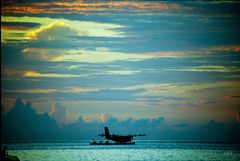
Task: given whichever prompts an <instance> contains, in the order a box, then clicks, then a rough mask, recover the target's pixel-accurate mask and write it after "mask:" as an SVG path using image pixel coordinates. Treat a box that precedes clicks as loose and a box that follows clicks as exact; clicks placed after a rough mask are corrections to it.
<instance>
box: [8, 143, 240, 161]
mask: <svg viewBox="0 0 240 161" xmlns="http://www.w3.org/2000/svg"><path fill="white" fill-rule="evenodd" d="M89 142H90V141H79V142H68V143H66V142H62V143H8V144H6V145H7V146H8V148H9V155H16V156H17V157H18V158H19V159H20V160H21V161H92V160H93V161H108V160H109V161H114V160H119V161H127V160H130V161H148V160H149V161H239V160H240V145H237V144H223V143H196V142H195V143H191V142H168V141H149V140H148V141H136V144H135V145H108V146H104V145H102V146H96V145H95V146H94V145H89Z"/></svg>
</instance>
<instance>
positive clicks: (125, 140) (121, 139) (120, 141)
mask: <svg viewBox="0 0 240 161" xmlns="http://www.w3.org/2000/svg"><path fill="white" fill-rule="evenodd" d="M104 132H105V133H104V134H98V136H101V137H105V139H106V140H112V141H113V142H109V141H106V142H105V143H104V142H102V141H100V142H99V143H97V142H96V141H93V142H92V143H91V145H127V144H135V142H132V140H133V137H136V136H146V134H133V135H132V134H130V135H116V134H112V135H111V134H110V132H109V130H108V127H104Z"/></svg>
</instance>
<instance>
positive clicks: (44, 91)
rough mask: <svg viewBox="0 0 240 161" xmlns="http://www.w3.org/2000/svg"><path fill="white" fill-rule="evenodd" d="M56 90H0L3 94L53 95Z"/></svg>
mask: <svg viewBox="0 0 240 161" xmlns="http://www.w3.org/2000/svg"><path fill="white" fill-rule="evenodd" d="M56 91H57V89H53V88H49V89H41V88H38V89H18V90H2V92H3V93H44V94H48V93H55V92H56Z"/></svg>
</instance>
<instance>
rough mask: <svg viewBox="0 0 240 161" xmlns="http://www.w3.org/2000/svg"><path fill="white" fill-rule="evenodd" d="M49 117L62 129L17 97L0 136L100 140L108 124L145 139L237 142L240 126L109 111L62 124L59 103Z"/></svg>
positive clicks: (63, 112) (6, 138)
mask: <svg viewBox="0 0 240 161" xmlns="http://www.w3.org/2000/svg"><path fill="white" fill-rule="evenodd" d="M50 115H51V117H52V118H54V120H55V121H56V120H57V121H58V123H61V128H59V127H57V125H56V122H55V121H54V120H53V119H51V117H50V116H49V115H48V114H46V113H45V114H38V113H36V112H35V110H34V109H33V108H32V106H31V104H30V103H24V102H23V101H22V100H21V99H17V100H16V103H15V105H14V107H13V108H12V109H11V111H9V112H8V113H6V114H4V115H3V116H2V121H1V123H2V126H1V127H2V129H1V137H2V138H1V139H2V140H3V141H13V140H26V141H31V140H41V141H47V140H49V139H51V140H76V139H77V140H79V139H92V138H96V139H100V138H98V136H97V134H99V133H101V132H102V131H103V128H104V127H105V126H108V127H109V130H110V133H111V134H112V133H115V134H124V135H128V134H138V133H145V134H146V136H145V137H144V138H140V137H139V138H138V139H161V140H165V139H166V140H188V141H190V140H200V141H202V140H208V141H232V142H236V141H239V138H238V136H239V135H238V134H239V133H240V131H239V129H240V128H239V125H240V124H236V123H218V122H216V121H213V120H212V121H209V122H208V123H207V124H201V125H200V126H192V125H191V123H187V124H186V123H182V122H179V123H178V124H177V125H176V124H169V123H167V122H166V118H165V117H157V118H153V119H148V118H141V119H132V118H131V117H130V118H128V119H125V120H119V119H117V118H116V117H113V116H111V115H109V114H106V113H103V114H101V121H100V122H99V121H96V120H91V121H85V120H84V119H83V117H81V116H80V117H79V119H78V120H77V121H75V122H73V123H69V124H64V123H65V119H66V117H67V108H66V107H64V106H62V105H61V104H54V105H53V106H52V112H51V114H50Z"/></svg>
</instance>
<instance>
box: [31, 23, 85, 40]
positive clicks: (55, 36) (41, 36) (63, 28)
mask: <svg viewBox="0 0 240 161" xmlns="http://www.w3.org/2000/svg"><path fill="white" fill-rule="evenodd" d="M86 34H87V32H86V31H82V32H81V33H80V32H78V31H77V30H74V29H72V28H71V27H70V26H69V25H67V24H66V23H64V22H63V21H55V22H53V23H51V24H49V25H46V26H42V27H40V28H38V29H36V30H33V31H30V32H28V33H27V34H26V36H27V38H28V39H30V40H49V41H50V40H63V39H66V37H67V36H73V35H79V36H80V35H81V36H83V35H86Z"/></svg>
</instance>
